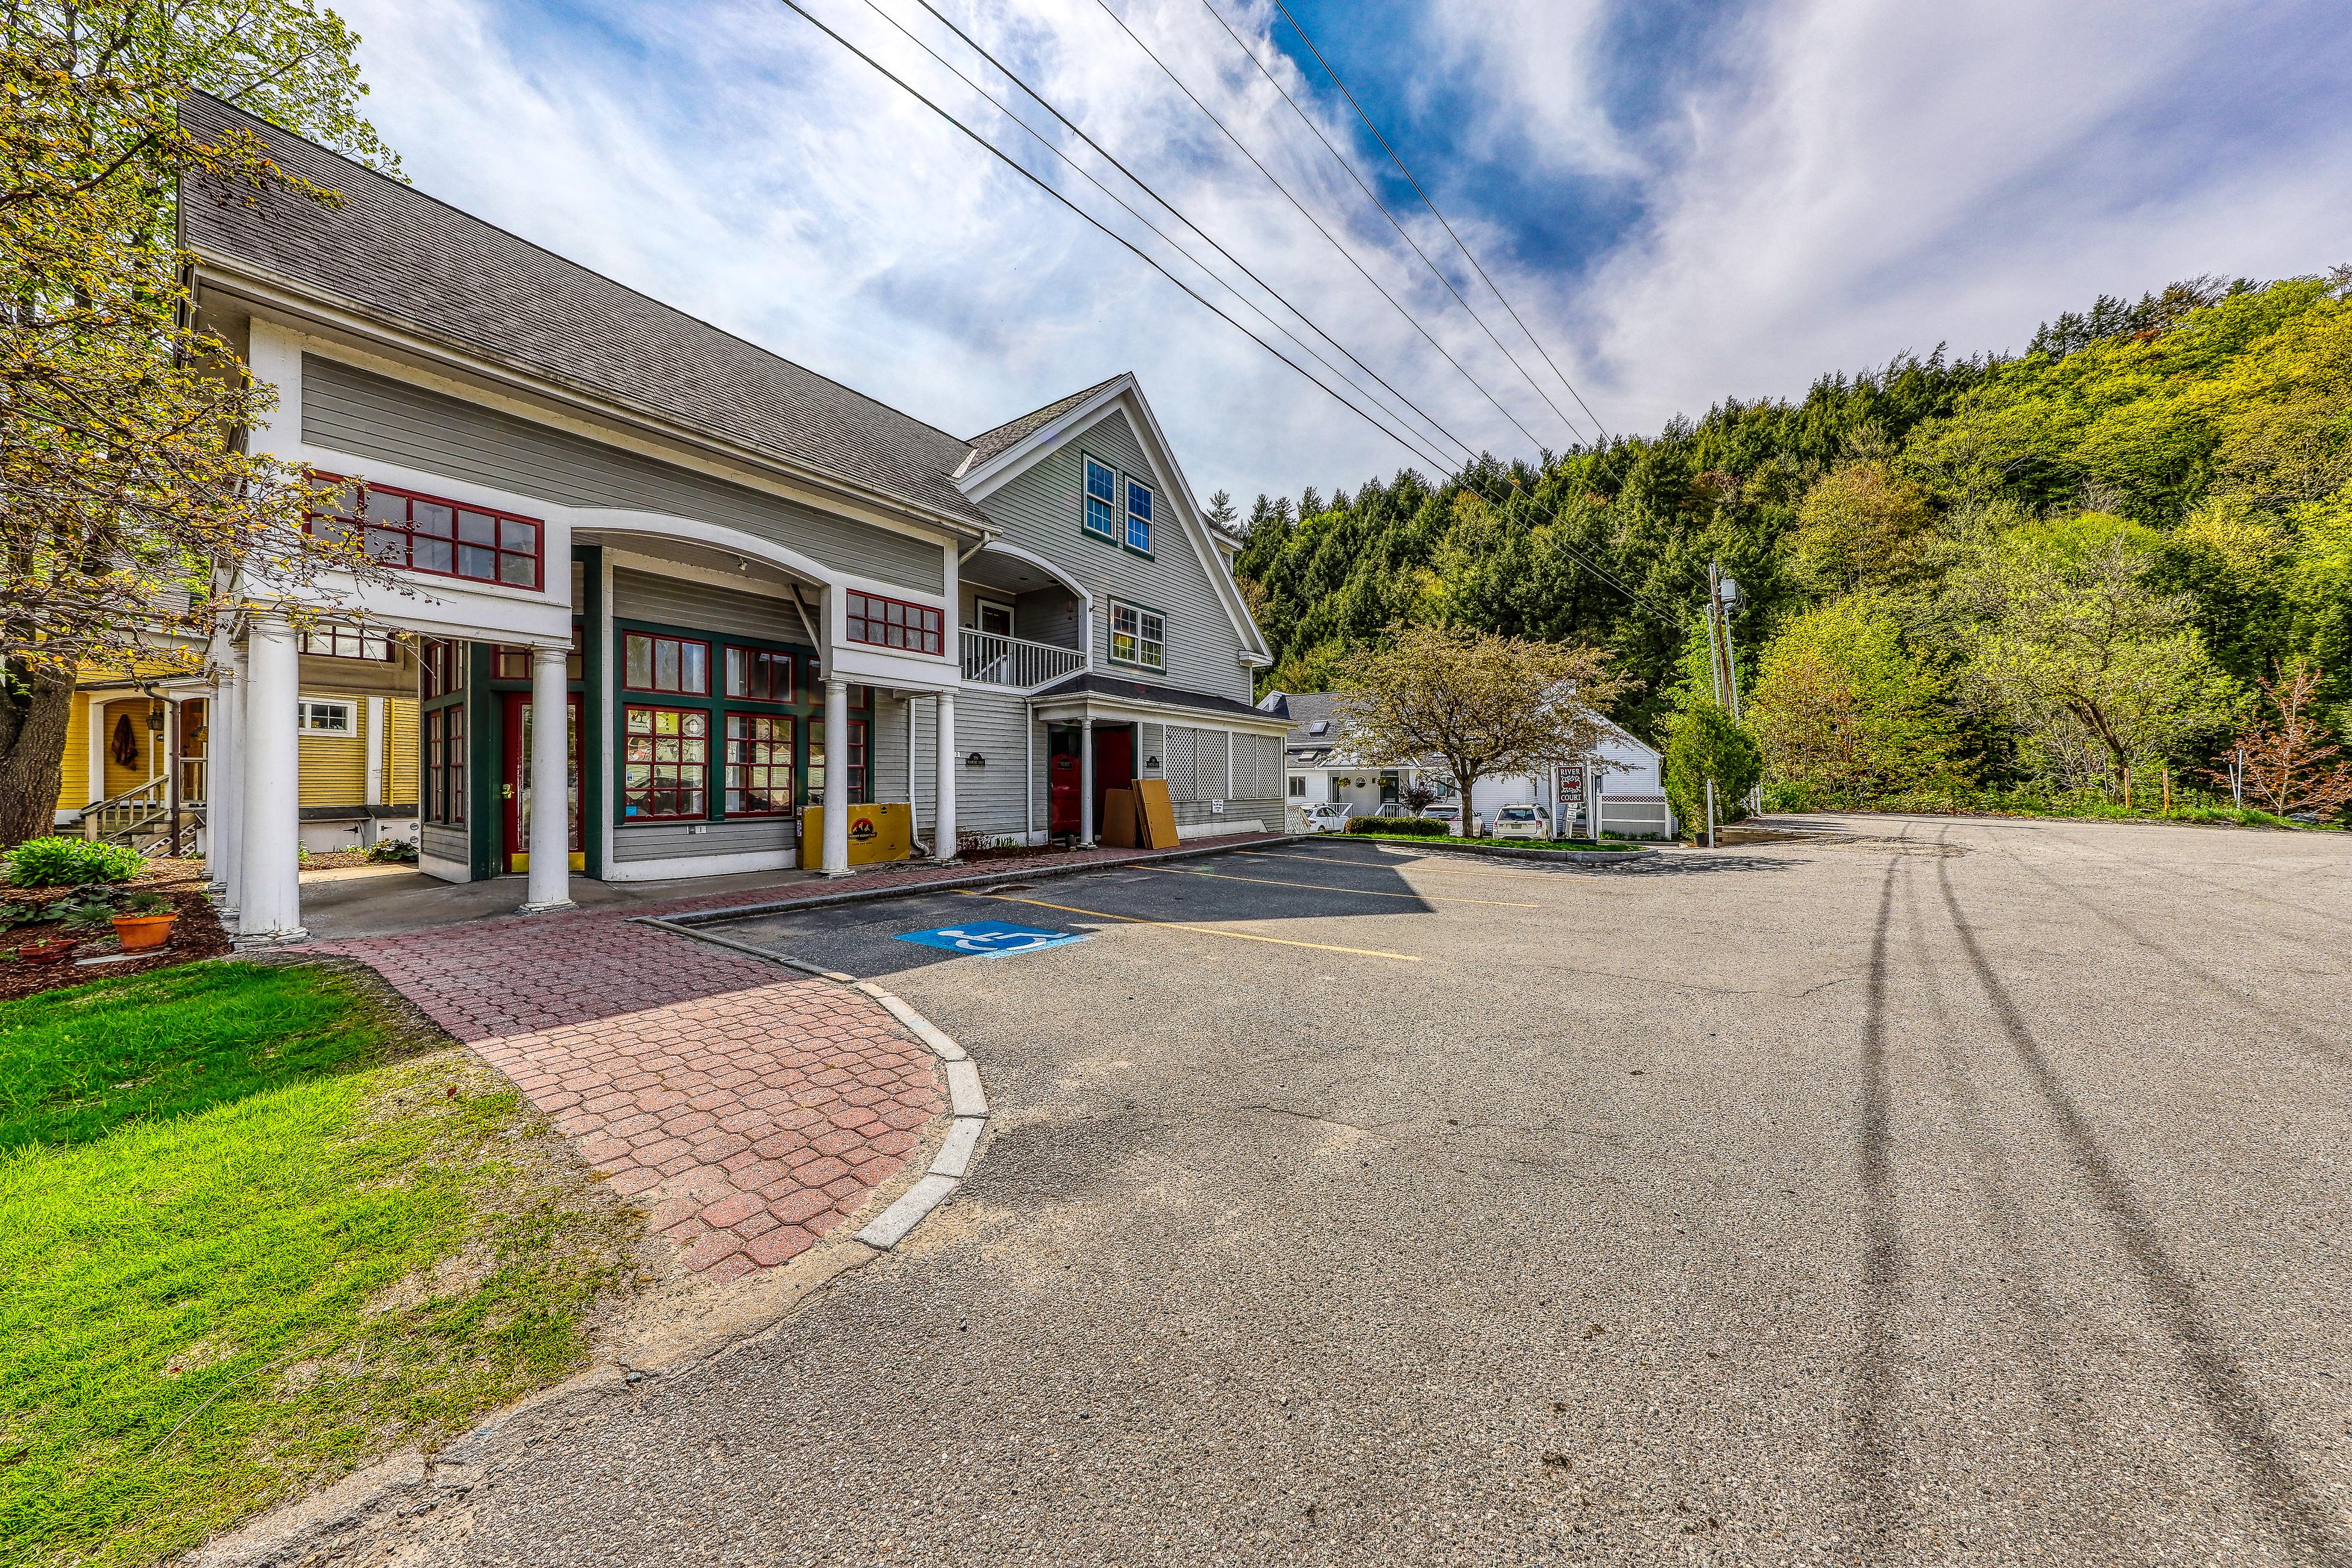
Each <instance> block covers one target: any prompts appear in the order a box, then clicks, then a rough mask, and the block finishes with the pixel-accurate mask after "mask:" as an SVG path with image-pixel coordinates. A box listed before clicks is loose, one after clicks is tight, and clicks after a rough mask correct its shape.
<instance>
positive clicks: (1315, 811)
mask: <svg viewBox="0 0 2352 1568" xmlns="http://www.w3.org/2000/svg"><path fill="white" fill-rule="evenodd" d="M1355 810H1356V808H1355V807H1353V806H1351V805H1349V803H1348V802H1347V801H1345V800H1318V801H1317V802H1315V804H1313V805H1312V806H1302V807H1301V808H1299V812H1298V814H1299V816H1300V817H1301V818H1302V819H1304V820H1305V821H1306V824H1307V831H1308V832H1310V833H1344V832H1346V831H1348V819H1349V816H1351V815H1352V814H1353V813H1354V811H1355Z"/></svg>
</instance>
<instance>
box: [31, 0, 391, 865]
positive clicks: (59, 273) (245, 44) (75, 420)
mask: <svg viewBox="0 0 2352 1568" xmlns="http://www.w3.org/2000/svg"><path fill="white" fill-rule="evenodd" d="M0 38H4V39H5V51H0V400H5V402H0V503H5V504H0V845H6V844H13V843H16V842H17V841H21V840H22V839H24V838H26V836H28V835H29V834H31V833H34V832H39V831H46V830H47V823H48V821H49V820H50V813H51V810H52V809H53V807H54V805H55V803H56V800H57V793H58V784H59V777H60V768H59V764H60V761H61V759H62V756H63V752H64V745H65V733H66V726H67V720H68V716H69V714H70V712H71V707H72V699H73V687H74V682H75V679H76V676H77V674H79V672H81V671H83V670H86V669H89V668H93V667H95V668H101V669H110V670H116V671H129V672H133V673H136V674H173V673H188V672H194V671H197V670H200V669H202V668H203V667H204V664H205V657H206V652H205V651H206V648H207V646H208V645H209V644H210V643H212V642H213V640H214V639H215V637H217V636H218V635H219V634H221V633H222V632H226V631H227V630H229V629H230V628H232V627H233V626H234V625H235V624H236V622H237V621H238V620H239V618H241V617H242V616H244V615H247V614H248V613H250V612H253V611H255V610H256V609H261V608H278V609H286V610H289V611H290V612H293V613H294V614H296V615H297V616H298V617H305V618H307V617H310V616H314V615H315V614H316V613H317V612H318V611H319V610H320V608H321V607H322V605H323V603H324V591H323V586H322V584H323V581H324V580H326V579H328V578H330V577H333V578H334V579H335V580H341V581H352V580H370V581H378V582H381V581H385V580H387V579H386V578H385V577H384V574H383V572H382V570H380V569H378V568H376V567H375V566H374V565H373V563H371V562H370V561H369V560H368V559H366V558H365V556H364V555H363V554H362V552H361V551H360V550H359V548H358V546H357V545H356V543H355V542H353V541H352V540H351V539H349V538H344V537H341V536H335V537H323V536H322V537H316V538H314V537H313V536H311V535H310V533H309V532H308V531H307V529H306V523H307V519H308V518H309V517H310V513H311V512H312V511H313V510H314V509H316V508H317V507H319V505H320V501H321V500H322V498H323V492H322V491H320V489H319V488H318V487H317V486H313V485H312V484H311V483H310V480H309V479H308V477H307V476H305V475H303V474H300V473H299V472H296V471H294V470H291V469H289V468H288V467H287V466H286V465H282V464H279V463H277V462H274V461H271V460H269V459H268V458H266V457H260V456H256V455H251V454H248V453H247V451H245V449H244V448H245V444H246V443H245V441H244V438H243V433H244V432H245V431H247V430H248V429H250V428H251V427H252V426H253V425H254V423H256V421H257V420H258V419H260V418H261V417H262V416H264V415H265V414H267V413H268V411H269V410H270V408H271V407H272V406H273V403H274V394H273V393H272V392H271V391H270V389H268V388H267V387H264V386H259V385H257V384H256V383H255V382H253V381H252V379H251V378H250V377H249V376H248V375H247V373H246V371H245V367H244V366H243V365H242V364H241V363H240V362H239V361H237V359H236V355H235V354H234V353H233V352H232V351H231V350H230V348H229V346H228V345H227V344H226V342H224V341H223V340H220V339H219V338H218V337H216V336H215V335H214V334H212V333H210V332H207V331H205V330H202V329H199V328H198V327H197V326H196V325H195V323H194V308H193V301H192V300H191V298H189V294H188V290H187V287H186V286H185V283H184V276H185V274H184V261H185V258H184V256H182V255H181V254H180V252H179V251H178V249H177V248H176V246H175V245H174V244H173V236H174V234H175V231H176V224H175V222H174V210H173V204H174V203H175V201H176V200H178V192H179V189H180V183H181V181H182V179H183V178H184V177H186V176H194V177H196V178H197V180H198V181H199V182H200V183H202V184H203V185H204V186H205V188H206V189H207V190H208V191H209V192H210V195H209V196H208V197H207V198H205V199H215V200H221V201H234V200H253V199H255V198H256V197H257V195H258V194H259V193H262V192H264V191H268V190H280V191H290V192H293V193H298V194H299V195H302V196H307V197H309V198H310V199H312V200H316V201H321V202H328V203H332V202H334V201H337V200H339V199H340V198H339V197H338V196H337V195H336V193H333V192H331V191H325V190H321V189H319V188H318V187H316V186H313V185H311V184H310V183H308V182H306V181H303V180H300V179H298V178H296V177H294V176H293V175H291V174H289V173H288V172H286V171H285V170H283V169H282V168H280V167H279V166H278V164H277V163H276V162H273V161H272V160H271V159H270V158H269V157H268V153H267V152H266V150H265V148H264V145H263V144H262V142H261V141H259V139H258V138H256V137H254V136H252V135H250V134H247V133H233V134H229V135H226V136H221V137H216V138H211V139H207V138H205V137H201V136H198V135H196V134H194V133H193V132H191V131H189V130H188V129H186V128H185V127H184V126H183V125H182V124H181V122H180V119H179V106H180V104H181V102H182V100H183V99H184V97H185V96H186V94H187V93H188V92H189V91H190V90H192V89H205V90H210V91H213V92H215V93H218V94H219V95H220V96H222V97H224V98H226V99H230V100H232V101H236V102H240V103H242V104H245V105H247V106H249V107H251V108H253V109H255V110H257V112H261V113H265V114H270V115H274V116H276V117H278V118H279V119H280V120H285V121H286V122H288V123H289V124H291V125H293V126H294V127H295V128H297V129H301V130H307V131H311V132H313V133H315V134H320V135H322V136H325V137H327V138H328V139H330V140H331V141H335V142H337V143H338V144H339V145H341V146H342V147H344V148H345V149H346V150H349V151H352V152H355V153H358V154H360V155H362V156H369V155H374V156H377V157H378V158H379V160H380V161H381V160H382V159H383V157H384V156H386V155H384V154H383V149H382V147H381V145H380V144H379V143H378V142H377V141H376V140H375V136H374V132H373V131H371V130H369V129H368V127H367V125H366V122H365V121H364V120H361V119H360V118H359V117H358V115H357V113H356V110H355V109H354V104H355V102H356V99H357V97H358V95H359V94H360V93H361V92H362V91H364V89H362V87H361V86H360V85H359V81H358V74H357V68H356V67H355V66H354V65H353V64H352V47H353V46H354V45H355V44H356V42H357V40H356V39H355V38H354V37H352V34H351V33H350V31H349V30H348V29H347V28H345V27H344V26H343V25H342V23H341V20H340V19H338V18H337V17H336V16H334V15H333V14H332V13H331V12H320V11H317V10H314V9H313V8H312V7H311V6H310V5H309V4H307V0H97V3H94V4H93V3H68V0H26V3H23V4H18V5H10V6H9V7H8V8H7V9H6V11H5V14H0Z"/></svg>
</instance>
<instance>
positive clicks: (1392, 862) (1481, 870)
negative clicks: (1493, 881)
mask: <svg viewBox="0 0 2352 1568" xmlns="http://www.w3.org/2000/svg"><path fill="white" fill-rule="evenodd" d="M1233 853H1234V854H1236V855H1247V856H1248V857H1249V858H1250V859H1252V860H1255V861H1316V862H1321V863H1322V864H1324V865H1353V866H1361V867H1363V868H1364V869H1365V870H1367V871H1378V870H1393V869H1395V868H1396V867H1399V866H1408V865H1409V866H1414V867H1417V868H1419V869H1420V870H1423V871H1433V872H1438V873H1443V874H1444V875H1447V876H1532V877H1543V878H1549V877H1556V876H1558V875H1559V873H1558V872H1553V871H1506V870H1503V869H1502V868H1501V867H1499V866H1498V867H1495V868H1492V869H1489V868H1487V867H1486V866H1468V865H1439V864H1438V863H1437V857H1436V856H1435V855H1420V856H1416V857H1414V858H1412V859H1410V860H1404V859H1391V858H1388V857H1385V856H1383V857H1382V858H1381V859H1380V860H1376V861H1351V860H1343V859H1340V858H1339V857H1338V856H1334V855H1286V854H1282V853H1279V852H1275V851H1268V850H1234V851H1233Z"/></svg>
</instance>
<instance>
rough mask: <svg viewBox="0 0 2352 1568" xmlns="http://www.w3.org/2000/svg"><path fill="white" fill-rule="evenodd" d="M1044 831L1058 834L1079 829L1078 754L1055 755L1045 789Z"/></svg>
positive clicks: (1067, 752)
mask: <svg viewBox="0 0 2352 1568" xmlns="http://www.w3.org/2000/svg"><path fill="white" fill-rule="evenodd" d="M1045 831H1047V832H1049V833H1054V834H1056V835H1059V834H1062V833H1075V832H1076V831H1078V754H1077V753H1076V752H1075V751H1061V752H1056V753H1055V754H1054V760H1053V766H1052V768H1050V770H1049V771H1048V775H1047V781H1046V788H1045Z"/></svg>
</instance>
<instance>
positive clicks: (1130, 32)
mask: <svg viewBox="0 0 2352 1568" xmlns="http://www.w3.org/2000/svg"><path fill="white" fill-rule="evenodd" d="M1095 4H1096V5H1100V6H1101V7H1102V12H1103V15H1104V16H1108V17H1109V18H1110V19H1111V21H1112V22H1114V23H1115V24H1117V25H1118V30H1119V31H1120V32H1122V33H1125V34H1126V35H1127V36H1128V37H1129V39H1131V40H1132V41H1133V42H1134V44H1135V47H1137V48H1139V49H1141V50H1142V51H1143V52H1144V54H1145V55H1147V56H1149V57H1150V60H1151V63H1152V64H1153V65H1155V66H1158V67H1159V68H1160V74H1161V75H1163V76H1165V77H1166V78H1168V79H1169V80H1170V81H1171V82H1174V83H1175V84H1176V89H1177V90H1178V91H1179V92H1181V93H1182V94H1183V95H1184V96H1185V97H1186V98H1189V99H1192V107H1193V108H1195V109H1197V110H1200V111H1201V112H1202V114H1204V115H1206V116H1208V119H1209V123H1210V124H1212V125H1213V126H1215V127H1216V128H1217V129H1218V130H1219V131H1223V132H1224V136H1225V140H1226V141H1230V142H1232V143H1233V144H1234V147H1235V148H1236V149H1238V150H1239V151H1240V152H1241V155H1242V156H1243V157H1244V158H1246V159H1248V160H1249V161H1250V163H1251V164H1252V166H1254V167H1255V169H1256V170H1257V172H1259V173H1261V174H1263V175H1265V177H1266V180H1267V181H1268V183H1271V184H1272V185H1273V186H1274V188H1275V189H1276V190H1277V191H1279V192H1281V193H1282V194H1283V197H1284V199H1285V200H1286V201H1288V202H1289V203H1290V204H1291V205H1292V206H1294V207H1297V209H1298V215H1299V216H1301V217H1303V218H1305V219H1306V220H1307V222H1308V223H1310V224H1312V225H1315V232H1316V233H1318V234H1319V235H1322V236H1323V237H1324V238H1325V239H1327V240H1329V241H1330V242H1331V248H1332V249H1334V250H1336V251H1338V252H1339V254H1340V255H1341V256H1344V257H1346V258H1347V262H1348V265H1349V266H1350V267H1354V268H1355V269H1356V270H1357V271H1358V272H1360V273H1362V274H1363V277H1364V281H1365V282H1367V283H1369V284H1370V285H1371V286H1372V287H1374V288H1376V289H1379V290H1380V295H1381V298H1383V299H1385V300H1387V301H1388V302H1389V303H1390V304H1391V305H1392V306H1394V307H1395V308H1396V312H1397V314H1398V315H1400V316H1402V317H1403V318H1404V319H1405V320H1406V321H1407V322H1409V323H1411V324H1412V329H1413V330H1414V331H1416V332H1419V333H1420V334H1421V335H1422V336H1423V338H1426V339H1428V340H1429V346H1430V347H1431V348H1433V349H1435V350H1437V351H1438V353H1439V354H1440V355H1441V356H1443V357H1444V361H1445V362H1446V363H1447V364H1449V365H1452V366H1453V367H1454V369H1455V370H1456V371H1461V373H1462V379H1463V380H1464V381H1466V382H1469V383H1470V384H1471V386H1472V387H1474V388H1475V389H1476V390H1477V392H1478V394H1479V395H1480V396H1482V397H1484V398H1485V399H1486V401H1487V402H1490V403H1493V404H1494V405H1495V412H1496V413H1499V414H1501V415H1502V416H1503V417H1504V418H1505V419H1507V420H1508V421H1509V422H1510V424H1511V428H1512V429H1514V430H1516V431H1517V432H1518V433H1519V434H1521V435H1524V436H1526V437H1527V438H1528V445H1529V446H1532V447H1534V448H1536V449H1537V450H1538V452H1540V451H1541V450H1543V443H1542V442H1540V441H1538V440H1537V439H1536V437H1535V433H1534V432H1533V431H1531V430H1529V429H1528V427H1527V426H1526V425H1524V424H1521V423H1519V421H1518V416H1517V414H1514V413H1512V412H1511V411H1510V410H1509V409H1507V408H1505V407H1504V406H1503V404H1502V402H1501V400H1500V399H1498V398H1496V396H1495V394H1494V393H1493V392H1488V391H1487V390H1486V383H1484V382H1481V381H1479V379H1478V378H1477V377H1476V376H1474V375H1472V374H1471V373H1470V371H1469V370H1468V368H1467V367H1465V365H1464V364H1463V363H1462V361H1459V360H1457V359H1455V358H1454V356H1453V355H1452V354H1450V353H1447V352H1446V350H1445V345H1444V344H1443V343H1441V342H1439V341H1438V340H1436V339H1435V338H1434V337H1432V336H1431V335H1430V330H1429V329H1428V328H1426V327H1424V326H1423V325H1422V324H1421V320H1420V319H1419V318H1418V317H1416V316H1414V315H1413V313H1412V311H1410V310H1408V309H1406V308H1404V305H1403V304H1402V302H1401V301H1400V300H1399V299H1398V298H1397V297H1396V296H1395V295H1393V294H1391V293H1390V292H1389V291H1388V289H1387V288H1385V287H1382V286H1381V281H1380V279H1378V278H1376V277H1373V276H1372V275H1371V274H1370V272H1369V271H1367V270H1366V269H1365V267H1364V264H1363V263H1362V262H1360V261H1358V260H1357V259H1356V256H1355V253H1354V252H1352V251H1350V250H1349V248H1348V247H1347V246H1344V245H1342V244H1340V243H1339V236H1338V235H1335V234H1333V233H1332V232H1331V231H1330V230H1329V229H1328V228H1326V227H1324V226H1323V220H1322V219H1320V218H1318V217H1317V216H1316V215H1315V214H1313V213H1310V212H1308V211H1307V206H1306V204H1305V203H1303V202H1301V201H1300V200H1299V199H1298V198H1297V196H1295V195H1292V194H1291V193H1290V187H1289V186H1287V185H1285V184H1284V183H1282V182H1281V181H1280V180H1278V179H1276V178H1275V174H1274V171H1273V170H1271V169H1268V168H1267V167H1266V166H1265V164H1264V163H1261V162H1258V156H1257V154H1256V153H1255V152H1251V151H1250V150H1249V148H1248V146H1247V145H1246V144H1244V142H1243V141H1242V139H1241V138H1240V137H1238V136H1236V135H1234V133H1233V131H1232V130H1231V129H1230V128H1229V127H1227V126H1226V124H1225V122H1224V121H1223V120H1220V119H1218V118H1217V113H1216V110H1213V109H1211V108H1210V107H1209V106H1208V105H1207V104H1205V103H1202V101H1201V98H1200V95H1199V94H1198V93H1195V92H1194V91H1193V90H1192V89H1191V88H1189V87H1187V86H1185V85H1184V78H1181V77H1180V76H1178V75H1177V74H1176V73H1175V71H1174V70H1172V69H1171V68H1170V67H1169V64H1168V62H1167V61H1165V60H1163V59H1161V58H1160V57H1159V55H1158V54H1157V53H1155V52H1154V51H1153V49H1152V47H1151V46H1150V44H1147V43H1145V42H1144V41H1143V40H1142V39H1141V38H1139V37H1136V35H1135V29H1134V28H1132V27H1129V26H1128V25H1127V23H1126V21H1125V19H1124V18H1122V17H1121V16H1119V14H1118V12H1116V11H1114V10H1112V9H1111V8H1110V5H1109V3H1108V0H1095Z"/></svg>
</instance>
